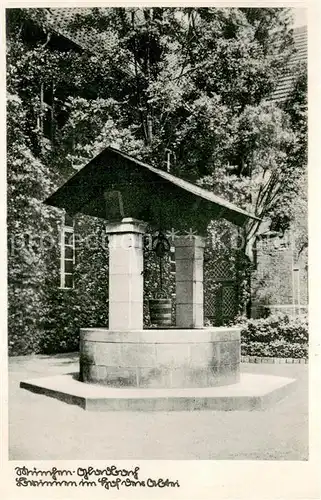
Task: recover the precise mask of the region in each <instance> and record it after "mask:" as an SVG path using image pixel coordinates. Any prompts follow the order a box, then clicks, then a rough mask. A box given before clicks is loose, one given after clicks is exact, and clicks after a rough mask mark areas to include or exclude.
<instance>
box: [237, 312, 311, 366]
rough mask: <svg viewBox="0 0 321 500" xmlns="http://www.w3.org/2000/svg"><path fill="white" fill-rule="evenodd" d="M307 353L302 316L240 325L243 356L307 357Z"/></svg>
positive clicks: (275, 317)
mask: <svg viewBox="0 0 321 500" xmlns="http://www.w3.org/2000/svg"><path fill="white" fill-rule="evenodd" d="M308 350H309V331H308V319H307V317H305V316H298V317H294V318H289V317H288V316H286V315H279V316H270V317H268V318H264V319H257V320H253V319H252V320H248V321H246V322H245V323H243V324H242V329H241V353H242V355H243V356H262V357H278V358H307V357H308Z"/></svg>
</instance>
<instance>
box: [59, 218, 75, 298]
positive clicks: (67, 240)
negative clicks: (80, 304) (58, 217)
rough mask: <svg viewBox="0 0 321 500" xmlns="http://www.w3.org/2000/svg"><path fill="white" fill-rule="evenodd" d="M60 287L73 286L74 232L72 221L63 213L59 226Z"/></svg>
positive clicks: (67, 287) (68, 287)
mask: <svg viewBox="0 0 321 500" xmlns="http://www.w3.org/2000/svg"><path fill="white" fill-rule="evenodd" d="M60 246H61V254H60V288H65V289H70V288H73V287H74V265H75V234H74V221H73V219H72V217H70V216H69V215H68V214H64V217H63V222H62V228H61V242H60Z"/></svg>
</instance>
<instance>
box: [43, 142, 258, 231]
mask: <svg viewBox="0 0 321 500" xmlns="http://www.w3.org/2000/svg"><path fill="white" fill-rule="evenodd" d="M45 203H46V204H48V205H52V206H55V207H58V208H62V209H65V210H66V211H67V212H68V213H69V214H71V215H74V214H76V213H77V212H78V213H79V212H80V213H84V214H87V215H92V216H95V217H100V218H103V219H106V220H115V219H121V218H123V217H133V218H136V219H140V220H143V221H145V222H148V223H149V224H151V226H155V227H157V228H159V229H164V230H165V229H166V230H168V229H171V228H175V229H177V230H183V231H186V230H191V229H192V230H195V231H197V232H199V233H200V234H201V233H204V232H205V231H206V228H207V225H208V224H209V222H210V221H211V220H214V219H218V218H224V219H226V220H228V221H230V222H232V223H234V224H236V225H237V226H243V225H244V224H245V223H246V221H247V220H248V219H249V218H252V219H256V217H255V216H253V215H251V214H249V213H247V212H246V211H244V210H242V209H241V208H239V207H237V206H236V205H234V204H232V203H230V202H228V201H226V200H224V199H223V198H220V197H219V196H216V195H215V194H214V193H212V192H210V191H208V190H206V189H203V188H201V187H199V186H196V185H194V184H192V183H190V182H187V181H185V180H183V179H180V178H179V177H176V176H175V175H172V174H170V173H168V172H164V171H162V170H159V169H157V168H155V167H153V166H151V165H148V164H147V163H144V162H142V161H140V160H137V159H136V158H133V157H132V156H130V155H128V154H126V153H123V152H122V151H119V150H117V149H115V148H112V147H107V148H106V149H104V150H103V151H102V152H101V153H100V154H99V155H97V156H96V157H95V158H94V159H93V160H91V161H90V162H89V163H88V164H87V165H85V166H84V167H83V168H82V169H80V170H79V171H78V172H77V173H76V174H75V175H73V176H72V177H71V178H70V179H69V180H68V181H67V182H66V183H65V184H64V185H63V186H61V187H60V188H59V189H58V190H57V191H56V192H55V193H53V194H52V195H51V196H50V197H49V198H48V199H47V200H46V201H45Z"/></svg>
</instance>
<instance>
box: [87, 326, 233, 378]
mask: <svg viewBox="0 0 321 500" xmlns="http://www.w3.org/2000/svg"><path fill="white" fill-rule="evenodd" d="M80 380H81V381H82V382H85V383H90V384H99V385H105V386H110V387H141V388H193V387H200V388H201V387H217V386H223V385H230V384H233V383H238V382H239V380H240V329H239V328H225V327H220V328H202V329H175V328H170V329H146V330H132V331H112V330H108V329H105V328H83V329H81V330H80Z"/></svg>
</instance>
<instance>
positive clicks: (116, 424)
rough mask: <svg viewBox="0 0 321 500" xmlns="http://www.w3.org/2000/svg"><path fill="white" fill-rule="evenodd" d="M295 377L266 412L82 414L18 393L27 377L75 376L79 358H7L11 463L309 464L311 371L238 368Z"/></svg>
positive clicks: (302, 368) (299, 367)
mask: <svg viewBox="0 0 321 500" xmlns="http://www.w3.org/2000/svg"><path fill="white" fill-rule="evenodd" d="M241 369H242V371H243V372H250V373H268V374H271V375H281V376H286V377H293V378H296V379H297V382H296V384H295V386H294V387H293V389H292V391H291V392H290V393H289V395H288V396H287V397H285V398H284V399H283V400H282V401H280V402H278V403H277V404H276V405H274V406H273V407H271V408H269V409H268V410H265V411H252V412H251V411H234V412H223V411H222V412H219V411H195V412H169V413H165V412H158V413H154V412H151V413H143V412H106V413H104V412H97V413H96V412H86V411H84V410H82V409H81V408H80V407H77V406H72V405H68V404H65V403H62V402H60V401H57V400H55V399H52V398H48V397H45V396H41V395H37V394H33V393H31V392H28V391H26V390H23V389H20V388H19V382H20V381H21V380H26V379H28V378H36V377H40V376H46V375H49V374H53V373H66V372H67V373H68V372H72V371H77V370H78V356H77V355H76V354H72V355H59V356H51V357H49V356H27V357H15V358H10V360H9V458H10V460H54V459H59V460H77V459H83V460H108V459H114V460H120V459H124V460H125V459H137V460H138V459H145V460H153V459H158V460H195V459H205V460H220V459H221V460H232V459H236V460H254V459H259V460H307V459H308V365H300V364H293V365H284V364H280V365H271V364H261V365H255V364H242V365H241Z"/></svg>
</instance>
